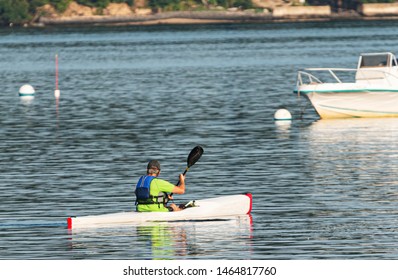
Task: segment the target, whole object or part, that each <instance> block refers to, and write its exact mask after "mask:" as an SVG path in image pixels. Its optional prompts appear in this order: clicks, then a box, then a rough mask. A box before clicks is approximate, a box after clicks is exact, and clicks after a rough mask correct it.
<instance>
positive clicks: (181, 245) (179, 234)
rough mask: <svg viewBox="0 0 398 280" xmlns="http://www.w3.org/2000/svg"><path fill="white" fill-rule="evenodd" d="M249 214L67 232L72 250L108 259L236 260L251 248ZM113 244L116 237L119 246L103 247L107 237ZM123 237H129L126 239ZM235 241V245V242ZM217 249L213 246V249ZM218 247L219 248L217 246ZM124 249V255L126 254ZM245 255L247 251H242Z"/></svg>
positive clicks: (250, 218) (250, 220)
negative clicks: (127, 240) (224, 257)
mask: <svg viewBox="0 0 398 280" xmlns="http://www.w3.org/2000/svg"><path fill="white" fill-rule="evenodd" d="M252 229H253V225H252V217H251V215H242V216H236V217H227V218H225V219H214V220H187V221H173V222H147V223H144V224H137V225H129V226H119V227H115V228H105V227H104V228H87V229H79V230H74V231H73V234H72V233H71V238H70V248H71V250H72V251H74V250H76V251H79V255H81V253H82V250H83V251H87V254H90V257H93V256H92V254H93V252H95V253H94V254H97V253H98V255H99V256H101V255H102V256H103V255H104V251H106V250H112V251H114V254H113V253H111V252H108V253H107V254H106V255H108V256H111V258H114V259H118V256H117V254H120V257H123V258H126V257H125V256H126V255H128V256H129V258H131V259H158V260H159V259H165V260H167V259H171V260H172V259H211V258H217V259H219V258H223V256H225V255H226V254H228V255H230V256H231V257H230V258H231V259H240V257H239V256H240V255H241V254H240V252H241V251H242V250H243V251H245V252H248V251H249V252H250V251H251V242H252V240H251V239H252ZM108 239H109V240H111V242H109V243H110V244H113V246H115V240H119V242H120V244H123V245H121V246H125V244H126V243H127V244H130V246H127V247H124V248H123V249H121V248H116V247H114V248H107V247H108V246H107V244H108V242H107V240H108ZM126 239H130V241H129V242H126ZM237 244H238V245H237ZM215 248H217V249H215ZM220 248H222V249H220ZM126 251H128V254H126ZM245 256H246V257H247V254H245Z"/></svg>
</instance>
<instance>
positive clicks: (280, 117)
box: [274, 109, 292, 121]
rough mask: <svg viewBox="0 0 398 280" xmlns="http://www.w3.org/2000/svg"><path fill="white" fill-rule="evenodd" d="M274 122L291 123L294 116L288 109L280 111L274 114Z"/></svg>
mask: <svg viewBox="0 0 398 280" xmlns="http://www.w3.org/2000/svg"><path fill="white" fill-rule="evenodd" d="M274 120H276V121H291V120H292V115H291V114H290V112H289V111H288V110H286V109H279V110H277V111H276V112H275V114H274Z"/></svg>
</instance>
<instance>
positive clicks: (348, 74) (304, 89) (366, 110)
mask: <svg viewBox="0 0 398 280" xmlns="http://www.w3.org/2000/svg"><path fill="white" fill-rule="evenodd" d="M337 73H339V76H338V75H337ZM325 74H327V76H325ZM343 78H344V79H349V80H348V81H347V82H343ZM330 79H331V80H330ZM294 92H295V93H297V94H298V95H300V96H301V95H304V96H305V97H307V98H308V99H309V100H310V102H311V103H312V105H313V106H314V108H315V110H316V111H317V113H318V114H319V116H320V117H321V118H323V119H331V118H350V117H359V118H360V117H363V118H375V117H398V64H397V59H396V57H395V55H394V54H392V53H390V52H385V53H364V54H361V55H360V57H359V61H358V66H357V68H356V69H345V68H307V69H304V71H299V72H298V77H297V85H296V89H295V90H294Z"/></svg>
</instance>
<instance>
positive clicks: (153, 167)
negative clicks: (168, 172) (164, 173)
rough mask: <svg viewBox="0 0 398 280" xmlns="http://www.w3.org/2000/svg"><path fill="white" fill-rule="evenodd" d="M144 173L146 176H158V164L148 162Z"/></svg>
mask: <svg viewBox="0 0 398 280" xmlns="http://www.w3.org/2000/svg"><path fill="white" fill-rule="evenodd" d="M146 173H147V174H148V175H153V176H158V175H159V173H160V163H159V161H157V160H154V159H153V160H151V161H150V162H148V166H147V168H146Z"/></svg>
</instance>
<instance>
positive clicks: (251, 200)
mask: <svg viewBox="0 0 398 280" xmlns="http://www.w3.org/2000/svg"><path fill="white" fill-rule="evenodd" d="M245 195H246V196H248V197H249V198H250V207H249V211H247V213H246V214H250V212H251V211H252V208H253V195H252V194H251V193H245Z"/></svg>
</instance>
